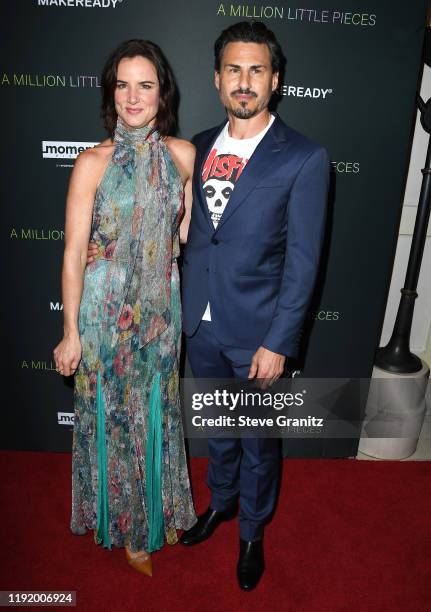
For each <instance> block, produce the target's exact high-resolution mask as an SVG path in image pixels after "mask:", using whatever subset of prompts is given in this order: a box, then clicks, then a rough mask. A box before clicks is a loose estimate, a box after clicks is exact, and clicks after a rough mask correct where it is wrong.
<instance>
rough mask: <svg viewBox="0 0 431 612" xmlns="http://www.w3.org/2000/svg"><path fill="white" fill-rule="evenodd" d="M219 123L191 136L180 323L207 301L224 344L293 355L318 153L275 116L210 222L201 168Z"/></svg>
mask: <svg viewBox="0 0 431 612" xmlns="http://www.w3.org/2000/svg"><path fill="white" fill-rule="evenodd" d="M224 125H225V122H224V123H223V124H222V125H220V126H218V127H216V128H213V129H210V130H207V131H205V132H202V133H200V134H198V135H197V136H195V138H194V139H193V142H194V144H195V146H196V162H195V172H194V179H193V207H192V215H191V222H190V228H189V233H188V239H187V245H186V247H185V250H184V256H183V276H182V287H183V328H184V331H185V333H186V335H188V336H191V335H193V333H194V332H195V331H196V329H197V327H198V325H199V322H200V321H201V319H202V315H203V313H204V311H205V308H206V305H207V303H208V302H210V308H211V320H212V325H213V331H214V334H215V336H216V337H217V339H218V340H219V341H220V342H221V343H222V344H225V345H228V346H232V347H237V348H245V349H252V350H256V349H257V348H258V347H259V346H264V347H266V348H268V349H269V350H271V351H274V352H275V353H280V354H283V355H287V356H289V357H295V356H297V353H298V340H299V333H300V330H301V326H302V323H303V320H304V317H305V315H306V311H307V306H308V303H309V300H310V298H311V294H312V291H313V286H314V282H315V279H316V273H317V269H318V265H319V257H320V252H321V245H322V238H323V232H324V226H325V217H326V201H327V191H328V183H329V161H328V155H327V153H326V150H325V149H323V148H322V147H320V146H319V145H317V144H315V143H314V142H312V141H311V140H309V139H308V138H306V137H305V136H302V135H301V134H299V132H297V131H295V130H293V129H291V128H289V127H288V126H286V125H285V124H284V123H283V121H282V120H281V119H280V117H279V116H278V115H276V118H275V121H274V122H273V124H272V126H271V127H270V128H269V130H268V132H267V133H266V134H265V136H264V137H263V139H262V140H261V141H260V143H259V145H258V146H257V148H256V149H255V151H254V153H253V155H252V156H251V158H250V160H249V161H248V163H247V165H246V166H245V168H244V170H243V171H242V173H241V176H240V178H239V179H238V181H237V183H236V185H235V188H234V190H233V193H232V195H231V196H230V199H229V201H228V203H227V206H226V208H225V210H224V212H223V215H222V217H221V219H220V222H219V224H218V226H217V229H214V226H213V223H212V221H211V218H210V214H209V211H208V207H207V203H206V199H205V195H204V193H203V189H202V178H201V177H202V166H203V163H204V161H205V159H206V157H207V156H208V154H209V152H210V150H211V147H212V145H213V144H214V141H215V139H216V138H217V136H218V134H219V133H220V131H221V130H222V128H223V126H224Z"/></svg>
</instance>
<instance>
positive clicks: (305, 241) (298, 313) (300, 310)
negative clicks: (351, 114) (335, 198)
mask: <svg viewBox="0 0 431 612" xmlns="http://www.w3.org/2000/svg"><path fill="white" fill-rule="evenodd" d="M328 186H329V159H328V154H327V152H326V150H325V149H323V148H321V147H320V148H318V149H316V150H315V151H313V153H311V155H309V157H308V158H307V159H306V160H305V162H304V163H303V165H302V167H301V169H300V171H299V173H298V175H297V177H296V179H295V182H294V184H293V186H292V189H291V192H290V197H289V200H288V203H287V206H288V209H287V239H286V251H285V259H284V270H283V276H282V280H281V285H280V291H279V295H278V301H277V306H276V309H275V313H274V316H273V318H272V321H271V324H270V327H269V329H268V331H267V333H266V335H265V338H264V341H263V342H262V346H264V347H265V348H267V349H269V350H270V351H273V352H274V353H279V354H281V355H286V356H288V357H297V355H298V344H299V334H300V331H301V327H302V323H303V320H304V318H305V315H306V313H307V307H308V304H309V301H310V299H311V296H312V292H313V287H314V283H315V280H316V275H317V270H318V267H319V259H320V253H321V248H322V242H323V234H324V229H325V221H326V207H327V196H328Z"/></svg>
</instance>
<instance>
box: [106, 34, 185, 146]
mask: <svg viewBox="0 0 431 612" xmlns="http://www.w3.org/2000/svg"><path fill="white" fill-rule="evenodd" d="M138 56H142V57H145V58H146V59H148V60H150V62H152V63H153V64H154V67H155V69H156V72H157V78H158V80H159V90H160V101H159V110H158V113H157V116H156V120H155V128H154V129H156V130H157V131H158V132H159V134H160V135H161V136H170V135H172V134H174V133H175V131H176V127H177V109H178V87H177V84H176V82H175V77H174V74H173V72H172V69H171V67H170V66H169V63H168V61H167V59H166V58H165V56H164V55H163V52H162V50H161V49H160V47H159V46H158V45H156V44H155V43H153V42H150V41H149V40H141V39H132V40H126V41H125V42H123V43H121V45H119V46H118V47H117V48H116V49H115V50H114V51H113V52H112V53H111V55H110V56H109V58H108V59H107V61H106V64H105V66H104V68H103V71H102V79H101V88H102V113H101V115H102V118H103V121H104V125H105V128H106V130H107V131H108V132H109V134H110V135H111V136H112V135H113V134H114V131H115V126H116V124H117V111H116V110H115V103H114V91H115V87H116V85H117V70H118V64H119V63H120V61H121V60H122V59H123V58H125V57H127V58H132V57H138Z"/></svg>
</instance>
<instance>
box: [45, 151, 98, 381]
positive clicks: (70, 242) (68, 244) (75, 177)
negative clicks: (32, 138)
mask: <svg viewBox="0 0 431 612" xmlns="http://www.w3.org/2000/svg"><path fill="white" fill-rule="evenodd" d="M100 166H101V159H100V154H99V152H98V151H95V150H90V149H89V150H87V151H84V152H83V153H81V155H79V157H78V158H77V160H76V163H75V167H74V169H73V172H72V175H71V178H70V183H69V190H68V194H67V201H66V222H65V246H64V257H63V269H62V277H61V283H62V299H63V316H64V336H63V339H62V341H61V342H60V343H59V344H58V346H57V347H56V348H55V349H54V360H55V364H56V367H57V369H58V370H59V371H60V373H61V374H63V376H70V375H71V374H73V373H74V372H75V370H76V368H77V367H78V364H79V361H80V359H81V342H80V339H79V330H78V314H79V306H80V303H81V296H82V289H83V282H84V270H85V265H86V259H87V245H88V240H89V237H90V231H91V220H92V214H93V206H94V197H95V193H96V186H97V183H98V180H99V176H100Z"/></svg>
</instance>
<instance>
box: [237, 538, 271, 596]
mask: <svg viewBox="0 0 431 612" xmlns="http://www.w3.org/2000/svg"><path fill="white" fill-rule="evenodd" d="M264 568H265V564H264V561H263V545H262V540H256V541H254V542H247V541H246V540H241V539H240V541H239V559H238V565H237V568H236V572H237V576H238V583H239V586H240V587H241V588H242V590H243V591H251V590H252V589H254V587H255V586H256V585H257V583H258V582H259V580H260V578H261V576H262V574H263V570H264Z"/></svg>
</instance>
